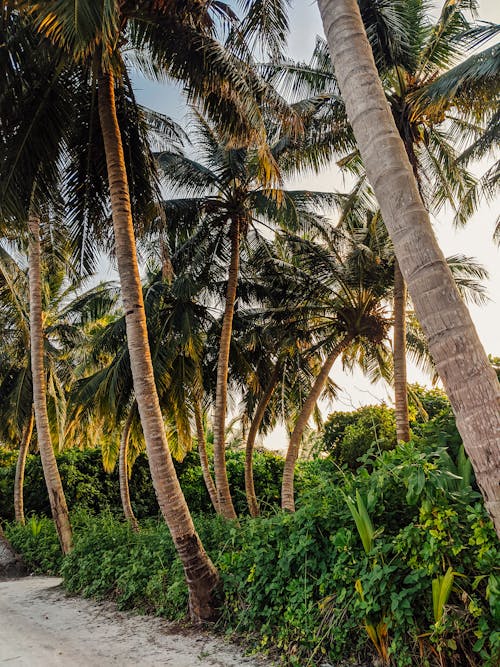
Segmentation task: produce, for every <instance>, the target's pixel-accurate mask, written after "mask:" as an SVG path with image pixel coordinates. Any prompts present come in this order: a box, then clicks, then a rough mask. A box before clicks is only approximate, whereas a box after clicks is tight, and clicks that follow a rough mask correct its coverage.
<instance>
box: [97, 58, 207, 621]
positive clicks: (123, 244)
mask: <svg viewBox="0 0 500 667" xmlns="http://www.w3.org/2000/svg"><path fill="white" fill-rule="evenodd" d="M98 107H99V119H100V123H101V129H102V135H103V140H104V149H105V154H106V163H107V171H108V179H109V187H110V194H111V209H112V218H113V229H114V235H115V252H116V259H117V263H118V272H119V275H120V284H121V289H122V298H123V305H124V308H125V316H126V329H127V345H128V349H129V354H130V365H131V370H132V378H133V382H134V393H135V398H136V401H137V405H138V408H139V415H140V418H141V424H142V429H143V432H144V439H145V442H146V450H147V454H148V459H149V465H150V469H151V477H152V480H153V486H154V489H155V492H156V497H157V499H158V504H159V506H160V509H161V512H162V514H163V516H164V518H165V521H166V523H167V524H168V527H169V529H170V532H171V534H172V539H173V541H174V544H175V547H176V550H177V553H178V555H179V558H180V559H181V562H182V564H183V567H184V572H185V576H186V581H187V584H188V589H189V607H190V613H191V617H192V619H193V620H194V621H200V620H207V619H210V618H213V617H214V615H215V614H216V593H217V590H218V587H219V576H218V573H217V570H216V569H215V567H214V565H213V564H212V562H211V560H210V558H209V557H208V555H207V553H206V552H205V550H204V548H203V545H202V544H201V541H200V539H199V537H198V534H197V533H196V530H195V528H194V525H193V521H192V518H191V515H190V513H189V508H188V506H187V504H186V500H185V498H184V495H183V493H182V490H181V487H180V485H179V480H178V479H177V475H176V472H175V468H174V465H173V462H172V457H171V455H170V451H169V448H168V443H167V438H166V435H165V429H164V424H163V417H162V414H161V410H160V404H159V400H158V393H157V391H156V385H155V381H154V375H153V365H152V362H151V353H150V349H149V341H148V332H147V327H146V315H145V311H144V301H143V297H142V287H141V280H140V276H139V267H138V263H137V254H136V247H135V237H134V229H133V225H132V210H131V205H130V193H129V188H128V179H127V171H126V168H125V159H124V154H123V144H122V138H121V133H120V128H119V125H118V119H117V115H116V105H115V91H114V81H113V75H112V74H110V73H106V72H103V71H102V70H101V71H100V72H99V80H98Z"/></svg>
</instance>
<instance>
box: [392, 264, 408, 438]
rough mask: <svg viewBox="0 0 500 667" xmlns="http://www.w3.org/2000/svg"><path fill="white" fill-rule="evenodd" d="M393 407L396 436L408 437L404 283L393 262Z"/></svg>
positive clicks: (397, 265)
mask: <svg viewBox="0 0 500 667" xmlns="http://www.w3.org/2000/svg"><path fill="white" fill-rule="evenodd" d="M393 315H394V341H393V350H392V356H393V362H394V407H395V414H396V437H397V439H398V442H400V441H402V442H408V440H409V439H410V422H409V415H408V381H407V378H406V284H405V281H404V278H403V274H402V273H401V269H400V268H399V264H398V261H397V260H396V261H395V262H394V306H393Z"/></svg>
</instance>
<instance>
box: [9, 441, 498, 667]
mask: <svg viewBox="0 0 500 667" xmlns="http://www.w3.org/2000/svg"><path fill="white" fill-rule="evenodd" d="M462 463H463V462H462ZM318 466H321V464H318ZM456 473H457V462H455V463H454V462H453V461H451V459H450V457H449V455H448V454H447V452H446V451H445V450H444V449H437V450H435V451H433V450H431V449H427V450H426V451H425V450H422V448H421V447H416V446H415V445H414V444H411V443H410V444H407V445H400V446H398V447H397V448H396V449H395V450H394V451H390V452H384V453H382V454H381V455H380V456H379V457H368V458H367V460H366V461H365V465H364V466H362V467H361V468H360V469H358V471H357V473H356V474H355V475H354V474H352V473H350V472H346V471H337V472H334V471H332V469H331V466H327V465H325V468H324V470H323V474H321V475H319V474H318V475H316V476H314V483H312V484H311V489H310V490H309V491H308V492H304V493H303V494H302V496H301V497H300V499H299V507H298V511H297V512H296V513H295V514H283V513H281V512H278V513H276V514H275V515H272V516H269V517H266V518H261V519H253V520H250V519H242V520H241V522H240V525H239V526H236V525H234V524H233V523H230V522H225V521H223V520H221V519H220V518H216V517H213V516H199V517H198V519H197V521H196V524H197V528H198V530H199V532H200V535H201V538H202V540H203V542H204V544H205V546H206V548H207V550H208V552H209V553H210V555H211V557H212V558H213V560H214V561H215V563H216V565H217V567H218V568H219V571H220V573H221V576H222V579H223V583H224V590H225V595H226V599H225V604H224V606H223V611H222V614H221V618H220V621H219V624H218V625H219V628H220V629H221V630H223V631H225V632H227V633H230V634H237V635H238V636H240V637H241V636H243V637H244V638H246V639H247V640H248V642H249V643H251V644H253V646H257V647H259V648H260V649H262V650H269V651H270V652H272V653H273V654H279V655H280V656H281V658H282V660H283V662H284V663H286V664H288V665H316V664H318V665H319V664H322V665H328V664H338V663H339V662H341V661H342V662H343V661H349V660H362V661H370V660H371V659H373V658H374V657H377V658H379V660H380V661H381V663H380V664H383V662H384V661H385V663H386V664H391V665H395V666H397V667H404V666H406V665H421V666H422V667H423V666H426V665H429V666H430V665H447V666H455V665H456V666H457V667H458V666H463V665H473V666H479V665H488V666H491V667H493V665H496V664H498V658H499V657H500V633H499V632H498V631H497V630H496V628H498V627H499V623H500V577H499V571H500V570H499V568H500V562H499V557H500V551H499V544H498V540H497V537H496V535H495V533H494V531H493V528H492V526H491V523H490V521H489V519H488V518H487V516H486V514H485V511H484V507H483V504H482V502H481V499H480V497H479V494H477V492H475V491H474V490H473V489H472V488H471V486H470V485H469V484H467V483H466V482H465V481H464V479H463V478H460V476H458V475H457V474H456ZM73 524H74V526H75V547H74V550H73V552H72V553H71V554H70V555H69V556H67V557H66V558H65V559H64V560H63V562H62V565H61V563H60V560H59V559H60V557H59V555H58V549H57V539H56V537H55V533H54V530H53V527H52V524H51V523H50V522H48V521H46V520H44V521H42V522H41V523H36V521H35V523H33V522H32V523H31V524H28V525H27V526H26V527H25V528H20V527H14V526H10V527H8V529H7V530H8V536H9V537H10V539H11V540H12V543H13V545H14V547H16V548H17V549H19V550H20V551H21V552H23V553H24V555H25V556H26V557H27V558H28V561H29V562H30V564H32V566H33V565H36V566H37V567H39V568H41V569H44V570H46V571H56V570H58V569H59V568H60V572H61V573H62V576H63V577H64V581H65V586H66V588H67V589H68V590H69V591H70V592H73V593H80V594H83V595H85V596H92V597H96V598H113V599H115V600H116V602H117V603H118V605H119V606H120V607H121V608H132V607H133V608H137V609H140V610H142V611H146V612H152V613H156V614H161V615H163V616H165V617H167V618H170V619H179V618H182V617H183V616H184V615H185V613H186V608H187V591H186V587H185V584H184V580H183V573H182V568H181V566H180V563H179V561H178V560H177V558H176V556H175V552H174V548H173V544H172V541H171V539H170V536H169V533H168V530H167V528H166V527H165V526H164V525H163V524H162V523H159V522H157V521H153V520H149V522H143V523H142V529H141V531H140V533H138V534H135V533H133V532H132V531H131V530H129V528H128V527H127V526H126V525H125V524H123V523H122V522H120V521H118V520H117V519H116V518H113V516H112V515H111V514H103V515H100V516H98V517H92V516H90V515H88V514H82V513H79V514H77V515H75V516H74V517H73ZM35 533H36V535H35Z"/></svg>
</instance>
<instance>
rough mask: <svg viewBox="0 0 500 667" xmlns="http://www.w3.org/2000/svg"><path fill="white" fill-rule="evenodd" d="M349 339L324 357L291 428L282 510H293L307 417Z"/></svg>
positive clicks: (284, 476) (341, 342)
mask: <svg viewBox="0 0 500 667" xmlns="http://www.w3.org/2000/svg"><path fill="white" fill-rule="evenodd" d="M351 340H352V338H351V336H348V335H345V336H344V337H343V338H342V339H341V340H340V341H339V342H338V343H337V345H336V346H335V347H334V348H333V350H332V351H331V352H330V354H329V355H328V357H327V358H326V359H325V363H324V364H323V366H322V368H321V370H320V372H319V373H318V376H317V377H316V380H315V381H314V384H313V386H312V388H311V391H310V392H309V395H308V396H307V398H306V400H305V402H304V405H303V406H302V410H301V411H300V414H299V416H298V418H297V421H296V422H295V427H294V429H293V433H292V435H291V436H290V442H289V444H288V449H287V452H286V458H285V468H284V470H283V481H282V484H281V508H282V509H284V510H288V511H289V512H295V501H294V488H293V480H294V475H295V463H296V461H297V459H298V457H299V451H300V442H301V440H302V436H303V435H304V431H305V429H306V426H307V422H308V421H309V418H310V416H311V415H312V412H313V410H314V406H315V405H316V403H317V401H318V399H319V397H320V396H321V392H322V391H323V389H324V387H325V384H326V381H327V379H328V375H329V374H330V371H331V370H332V366H333V364H334V363H335V360H336V359H337V358H338V357H339V355H340V354H342V352H343V351H344V350H345V348H346V347H347V346H348V345H349V343H350V342H351Z"/></svg>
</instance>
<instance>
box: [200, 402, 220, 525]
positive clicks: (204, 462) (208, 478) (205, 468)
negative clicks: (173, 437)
mask: <svg viewBox="0 0 500 667" xmlns="http://www.w3.org/2000/svg"><path fill="white" fill-rule="evenodd" d="M194 421H195V423H196V437H197V439H198V454H199V457H200V466H201V472H202V473H203V480H204V482H205V486H206V487H207V491H208V495H209V496H210V500H211V501H212V505H213V506H214V509H215V511H216V512H218V511H219V498H218V496H217V489H216V488H215V483H214V480H213V479H212V475H211V474H210V466H209V465H208V456H207V441H206V439H205V429H204V428H203V414H202V411H201V401H200V399H199V398H195V399H194Z"/></svg>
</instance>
